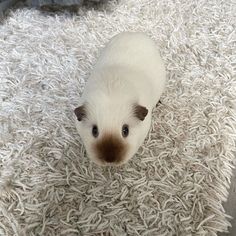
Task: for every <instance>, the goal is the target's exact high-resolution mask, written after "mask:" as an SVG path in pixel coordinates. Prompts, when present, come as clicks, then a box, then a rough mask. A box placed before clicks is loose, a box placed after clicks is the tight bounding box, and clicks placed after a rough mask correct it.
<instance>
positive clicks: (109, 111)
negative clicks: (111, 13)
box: [76, 32, 166, 164]
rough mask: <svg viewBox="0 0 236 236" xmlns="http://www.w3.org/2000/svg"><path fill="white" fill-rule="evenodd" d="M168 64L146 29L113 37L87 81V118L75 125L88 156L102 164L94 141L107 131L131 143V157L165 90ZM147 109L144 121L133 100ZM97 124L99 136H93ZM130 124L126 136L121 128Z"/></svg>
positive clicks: (84, 99)
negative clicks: (134, 107)
mask: <svg viewBox="0 0 236 236" xmlns="http://www.w3.org/2000/svg"><path fill="white" fill-rule="evenodd" d="M165 78H166V76H165V67H164V64H163V62H162V59H161V57H160V54H159V52H158V49H157V47H156V45H155V43H154V42H153V41H152V40H151V39H150V38H149V37H147V36H146V35H145V34H144V33H131V32H124V33H120V34H118V35H116V36H115V37H113V38H112V39H111V41H110V42H109V43H108V45H107V46H106V47H105V49H104V50H103V51H102V53H101V56H100V57H99V59H98V61H97V63H96V65H95V67H94V70H93V71H92V73H91V76H90V78H89V79H88V82H87V84H86V87H85V90H84V93H83V96H82V98H81V102H80V103H81V104H86V106H87V107H88V110H89V114H88V119H87V120H86V121H80V122H79V121H77V122H76V127H77V129H78V132H79V133H80V136H81V138H82V140H83V142H84V144H85V147H86V150H87V153H88V156H89V157H90V158H91V159H92V160H93V161H95V162H96V163H99V164H102V163H101V162H100V161H99V160H98V158H97V155H96V153H94V151H93V149H92V145H93V144H94V142H96V141H97V140H98V139H99V138H101V137H103V135H104V134H105V133H111V134H114V135H115V136H119V137H120V139H123V140H124V141H125V142H126V143H127V144H128V152H127V154H126V156H125V157H124V161H123V162H126V161H127V160H129V159H130V158H131V157H132V156H133V155H134V154H135V153H136V152H137V150H138V148H139V147H140V145H142V143H143V141H144V139H145V137H146V136H147V133H148V131H149V129H150V124H151V113H152V109H153V107H154V106H155V105H156V103H157V102H158V100H159V99H160V96H161V94H162V92H163V89H164V85H165ZM135 103H137V104H139V105H141V106H144V107H146V108H147V109H148V115H147V116H146V118H145V119H144V121H137V119H136V118H135V117H134V116H133V114H132V106H133V104H135ZM94 124H96V125H97V126H98V129H99V137H98V138H94V137H93V136H92V132H91V130H92V126H93V125H94ZM123 124H128V125H129V127H130V134H129V136H128V137H126V138H123V137H122V134H121V129H122V125H123Z"/></svg>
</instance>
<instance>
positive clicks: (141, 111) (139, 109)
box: [133, 104, 148, 121]
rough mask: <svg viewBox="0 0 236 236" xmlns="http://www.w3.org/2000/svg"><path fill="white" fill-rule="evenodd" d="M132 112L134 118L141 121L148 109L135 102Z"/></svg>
mask: <svg viewBox="0 0 236 236" xmlns="http://www.w3.org/2000/svg"><path fill="white" fill-rule="evenodd" d="M133 112H134V116H135V117H136V118H138V119H139V120H141V121H143V120H144V119H145V117H146V115H147V114H148V109H147V108H146V107H143V106H140V105H137V104H135V105H134V110H133Z"/></svg>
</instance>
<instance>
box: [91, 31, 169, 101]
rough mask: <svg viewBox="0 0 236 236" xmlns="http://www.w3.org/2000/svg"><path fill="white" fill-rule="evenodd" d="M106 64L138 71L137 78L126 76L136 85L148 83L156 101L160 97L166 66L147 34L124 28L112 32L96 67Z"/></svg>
mask: <svg viewBox="0 0 236 236" xmlns="http://www.w3.org/2000/svg"><path fill="white" fill-rule="evenodd" d="M108 67H112V68H115V67H123V68H125V69H126V71H127V70H129V68H130V71H136V72H137V73H139V72H140V73H139V74H140V75H141V76H140V78H137V76H130V77H128V78H129V80H131V82H132V80H134V81H133V82H134V83H135V84H136V85H135V86H136V87H138V86H139V87H140V88H144V87H147V86H148V84H149V85H150V90H153V94H155V95H154V96H155V98H154V100H155V102H157V101H158V100H159V98H160V95H161V93H162V91H163V89H164V86H165V67H164V63H163V61H162V59H161V56H160V54H159V50H158V47H157V45H156V44H155V42H154V41H153V40H152V39H151V38H149V37H148V36H147V35H146V34H144V33H141V32H123V33H120V34H118V35H116V36H114V37H113V38H112V39H111V40H110V42H109V43H108V44H107V46H106V47H105V48H104V49H103V51H102V53H101V55H100V57H99V59H98V61H97V63H96V65H95V71H96V70H104V68H108ZM137 73H135V74H137ZM150 92H151V91H150Z"/></svg>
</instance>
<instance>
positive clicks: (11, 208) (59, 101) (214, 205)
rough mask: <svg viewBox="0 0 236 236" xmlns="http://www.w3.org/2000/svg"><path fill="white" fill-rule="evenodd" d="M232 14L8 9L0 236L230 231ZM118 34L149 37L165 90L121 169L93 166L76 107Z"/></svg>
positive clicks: (234, 99)
mask: <svg viewBox="0 0 236 236" xmlns="http://www.w3.org/2000/svg"><path fill="white" fill-rule="evenodd" d="M235 12H236V9H235V4H234V3H233V1H232V2H231V1H230V0H229V1H221V0H200V1H199V0H192V1H184V0H183V1H182V0H180V1H174V0H166V1H156V0H121V1H119V2H116V1H109V2H108V4H107V5H104V6H101V7H99V8H98V9H96V10H93V9H92V8H91V7H87V8H86V7H83V8H81V9H80V10H79V12H78V14H77V15H73V16H72V15H70V14H63V13H60V14H59V15H50V14H49V13H47V14H44V13H42V12H39V11H36V10H32V9H31V10H29V9H20V10H17V11H15V12H13V13H12V14H11V15H10V16H9V17H8V18H7V19H6V21H5V22H4V23H3V24H2V25H1V26H0V235H4V236H5V235H9V236H12V235H19V236H21V235H27V236H33V235H44V236H47V235H53V236H58V235H70V236H73V235H103V233H107V234H108V233H110V234H111V235H113V236H121V235H122V236H123V235H143V236H144V235H147V236H149V235H150V236H153V235H158V236H161V235H162V236H164V235H165V236H169V235H170V236H171V235H183V236H185V235H207V236H209V235H210V236H211V235H216V233H217V231H225V230H227V227H228V226H229V223H228V219H227V215H226V214H225V213H224V209H223V207H222V201H224V200H226V199H227V195H228V190H227V188H228V187H229V185H230V177H231V174H232V168H233V166H234V153H235V138H236V137H235V133H236V113H235V104H236V79H235V74H234V73H235V59H236V58H235V51H236V48H235V22H236V16H235ZM124 30H130V31H145V32H147V34H148V35H150V37H152V38H153V39H154V40H155V41H156V43H157V44H158V45H159V46H160V49H161V54H162V57H163V59H164V61H165V65H166V68H167V75H168V84H167V88H166V91H165V93H164V94H163V96H162V98H161V101H162V104H160V105H159V106H158V107H157V108H156V109H155V110H154V112H153V122H152V130H151V132H150V133H149V135H148V137H147V139H146V141H145V143H144V145H143V146H142V147H141V148H140V150H139V152H138V153H137V155H136V156H135V157H134V158H133V159H132V160H131V161H130V162H129V163H128V164H126V165H124V166H122V167H120V168H114V167H98V166H96V165H95V164H92V163H91V162H90V161H89V160H88V158H87V157H86V153H85V149H84V147H83V145H82V143H81V140H80V138H79V135H78V133H77V132H76V129H75V126H74V122H73V119H74V116H73V108H74V107H75V106H76V105H77V102H78V98H79V96H80V94H81V92H82V90H83V86H84V83H85V81H86V79H87V77H88V75H89V72H90V69H91V68H92V66H93V63H94V62H95V59H96V57H97V56H98V53H99V49H100V48H101V47H102V46H103V45H104V44H105V43H106V42H107V41H108V40H109V39H110V38H111V37H112V36H113V35H115V34H117V33H118V32H121V31H124ZM131 60H132V58H131ZM147 63H148V62H147Z"/></svg>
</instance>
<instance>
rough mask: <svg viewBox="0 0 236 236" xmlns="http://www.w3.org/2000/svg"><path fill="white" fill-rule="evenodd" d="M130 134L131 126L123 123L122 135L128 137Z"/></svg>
mask: <svg viewBox="0 0 236 236" xmlns="http://www.w3.org/2000/svg"><path fill="white" fill-rule="evenodd" d="M128 135H129V126H128V125H123V126H122V136H123V137H124V138H126V137H127V136H128Z"/></svg>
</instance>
